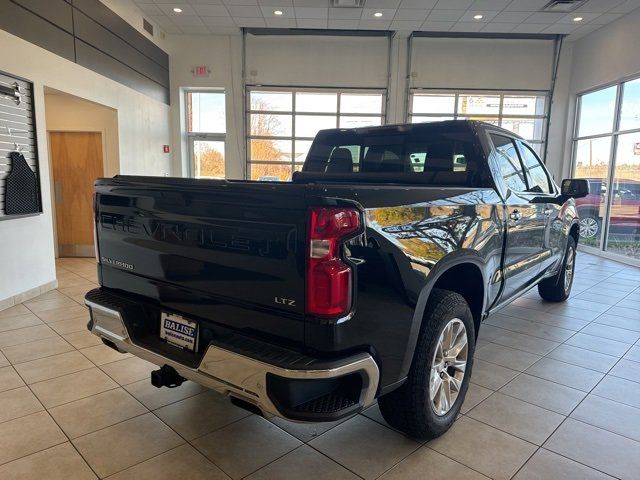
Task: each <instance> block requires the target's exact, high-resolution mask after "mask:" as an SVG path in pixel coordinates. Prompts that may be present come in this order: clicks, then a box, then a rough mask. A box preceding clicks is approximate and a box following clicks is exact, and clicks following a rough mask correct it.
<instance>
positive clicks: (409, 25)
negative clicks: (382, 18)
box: [390, 20, 422, 31]
mask: <svg viewBox="0 0 640 480" xmlns="http://www.w3.org/2000/svg"><path fill="white" fill-rule="evenodd" d="M421 26H422V20H394V21H393V22H391V27H390V28H391V30H409V31H412V30H419V29H420V27H421Z"/></svg>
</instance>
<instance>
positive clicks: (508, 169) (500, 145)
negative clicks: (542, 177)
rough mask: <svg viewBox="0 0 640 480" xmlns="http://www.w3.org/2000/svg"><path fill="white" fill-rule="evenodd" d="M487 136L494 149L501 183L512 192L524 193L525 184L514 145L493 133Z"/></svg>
mask: <svg viewBox="0 0 640 480" xmlns="http://www.w3.org/2000/svg"><path fill="white" fill-rule="evenodd" d="M489 135H490V137H491V141H492V142H493V146H494V147H495V154H494V158H495V161H496V164H497V166H498V169H499V174H500V175H501V176H502V181H503V182H504V183H505V185H506V186H507V187H509V188H510V189H511V190H513V191H514V192H526V191H527V183H526V181H525V177H524V172H523V171H522V164H521V163H520V158H519V157H518V151H517V150H516V145H515V143H513V140H512V139H510V138H509V137H503V136H502V135H495V134H493V133H492V134H489Z"/></svg>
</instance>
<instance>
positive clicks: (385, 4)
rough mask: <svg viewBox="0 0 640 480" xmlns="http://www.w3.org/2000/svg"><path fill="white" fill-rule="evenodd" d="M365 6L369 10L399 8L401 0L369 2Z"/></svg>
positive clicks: (375, 0)
mask: <svg viewBox="0 0 640 480" xmlns="http://www.w3.org/2000/svg"><path fill="white" fill-rule="evenodd" d="M364 6H365V7H367V8H398V7H399V6H400V0H367V1H366V2H365V5H364Z"/></svg>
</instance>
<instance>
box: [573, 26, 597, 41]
mask: <svg viewBox="0 0 640 480" xmlns="http://www.w3.org/2000/svg"><path fill="white" fill-rule="evenodd" d="M601 26H602V25H593V24H591V25H583V26H581V27H578V28H576V29H575V30H574V31H573V32H571V35H569V37H568V38H569V40H570V41H574V40H578V39H579V38H582V37H584V36H585V35H589V34H590V33H591V32H594V31H596V30H597V29H599V28H600V27H601Z"/></svg>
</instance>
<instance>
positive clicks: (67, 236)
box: [50, 132, 103, 257]
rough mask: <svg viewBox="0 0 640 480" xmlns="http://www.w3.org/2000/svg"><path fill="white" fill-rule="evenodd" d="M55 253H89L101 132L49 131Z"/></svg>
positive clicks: (83, 254) (91, 246)
mask: <svg viewBox="0 0 640 480" xmlns="http://www.w3.org/2000/svg"><path fill="white" fill-rule="evenodd" d="M50 144H51V163H52V167H53V185H54V195H55V206H56V227H57V236H58V254H59V255H60V256H61V257H91V256H93V254H94V249H93V223H92V222H93V190H94V187H93V184H94V182H95V180H96V178H98V177H101V176H102V175H103V169H102V165H103V163H102V134H101V133H92V132H51V133H50Z"/></svg>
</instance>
